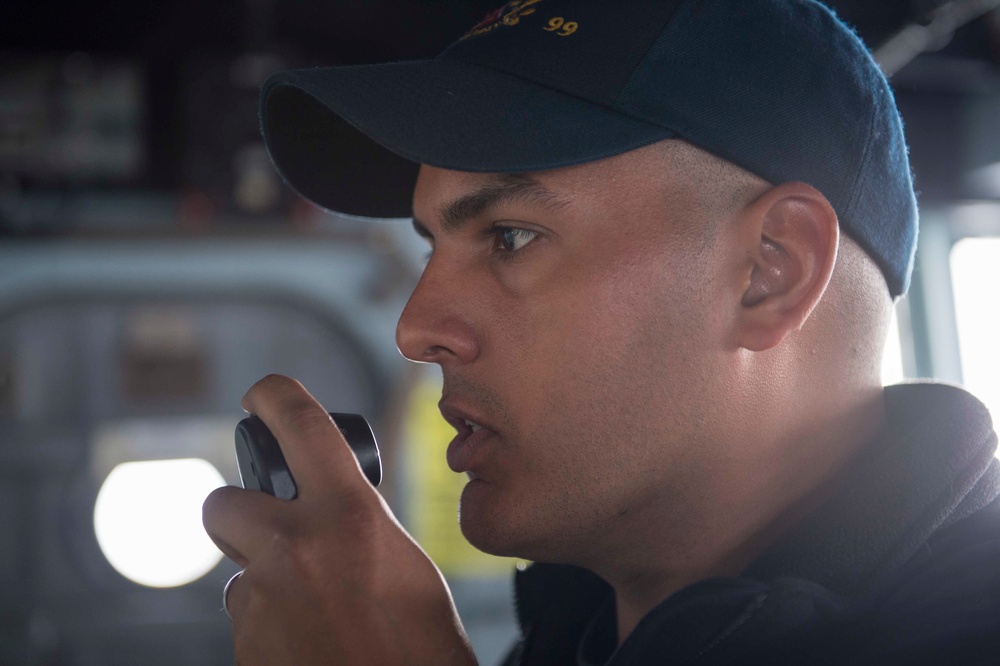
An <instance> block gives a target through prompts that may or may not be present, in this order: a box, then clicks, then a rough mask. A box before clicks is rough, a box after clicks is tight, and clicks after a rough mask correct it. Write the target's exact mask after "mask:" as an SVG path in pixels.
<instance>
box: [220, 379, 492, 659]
mask: <svg viewBox="0 0 1000 666" xmlns="http://www.w3.org/2000/svg"><path fill="white" fill-rule="evenodd" d="M242 404H243V408H244V409H246V410H247V411H248V412H251V413H254V414H256V415H257V416H259V417H260V418H261V419H262V420H263V421H264V423H265V424H267V426H268V428H270V430H271V432H272V433H274V436H275V437H276V438H277V440H278V442H280V444H281V449H282V452H283V453H284V455H285V458H286V460H287V462H288V466H289V469H290V470H291V472H292V476H293V477H294V478H295V481H296V485H297V486H298V497H296V499H294V500H291V501H286V500H279V499H275V498H274V497H272V496H270V495H267V494H265V493H262V492H258V491H249V490H242V489H240V488H234V487H225V488H219V489H218V490H215V491H214V492H212V494H211V495H209V496H208V499H207V500H205V506H204V514H203V520H204V524H205V529H206V530H207V531H208V534H209V536H211V537H212V539H213V540H214V541H215V543H216V544H217V545H218V546H219V548H221V549H222V551H223V552H224V553H225V554H226V555H228V556H229V557H230V558H231V559H232V560H234V561H235V562H236V563H237V564H239V565H240V566H242V567H243V568H244V573H243V575H242V576H241V577H240V578H239V580H237V581H236V582H235V583H234V584H233V586H232V588H231V589H230V591H229V597H228V607H229V611H230V613H231V615H232V617H233V645H234V649H235V653H236V663H237V664H239V665H240V666H254V665H256V664H268V665H272V664H296V665H298V666H308V665H310V664H323V665H324V666H326V665H329V664H380V665H385V666H391V665H393V664H434V665H435V666H438V665H447V664H455V665H459V664H462V665H465V664H475V663H476V662H475V657H474V655H473V653H472V650H471V648H470V647H469V643H468V639H467V638H466V636H465V632H464V630H463V629H462V625H461V623H460V622H459V619H458V615H457V613H456V612H455V607H454V604H453V603H452V599H451V594H450V593H449V591H448V587H447V585H446V584H445V582H444V579H443V577H442V576H441V572H440V571H438V569H437V567H435V566H434V564H433V562H431V561H430V559H429V558H428V557H427V555H426V554H425V553H424V552H423V551H422V550H421V549H420V547H419V546H418V545H417V544H416V543H415V542H414V541H413V540H412V539H411V538H410V536H409V535H408V534H407V533H406V532H405V531H404V530H403V528H402V527H401V526H400V525H399V523H398V522H397V521H396V519H395V517H394V516H393V515H392V513H391V511H390V510H389V508H388V506H386V504H385V502H384V501H383V500H382V497H381V496H380V495H379V494H378V493H377V492H376V491H375V489H374V488H372V486H371V484H369V483H368V481H367V480H366V479H365V478H364V475H363V474H362V472H361V469H360V467H359V466H358V463H357V460H356V459H355V457H354V454H353V453H352V452H351V450H350V448H349V447H348V445H347V442H345V441H344V439H343V437H342V436H341V434H340V431H339V430H338V429H337V427H336V426H335V425H334V423H333V421H331V420H330V417H329V416H328V415H327V412H326V410H325V409H323V407H322V406H320V404H319V403H317V402H316V400H315V399H313V397H312V396H310V395H309V393H308V392H306V390H305V389H304V388H303V387H302V385H301V384H299V383H298V382H296V381H295V380H292V379H289V378H287V377H280V376H277V375H272V376H269V377H265V378H264V379H262V380H261V381H259V382H258V383H257V384H255V385H254V386H253V388H251V389H250V391H249V392H248V393H247V394H246V396H244V398H243V401H242Z"/></svg>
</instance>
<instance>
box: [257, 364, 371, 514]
mask: <svg viewBox="0 0 1000 666" xmlns="http://www.w3.org/2000/svg"><path fill="white" fill-rule="evenodd" d="M241 404H242V405H243V408H244V409H246V410H247V411H250V412H252V413H254V414H256V415H257V416H259V417H260V419H261V420H262V421H264V423H265V424H266V425H267V427H268V428H269V429H270V430H271V432H272V434H274V436H275V438H276V439H277V440H278V442H279V444H280V445H281V452H282V453H283V454H284V456H285V461H286V462H287V463H288V468H289V469H290V470H291V472H292V476H293V477H294V478H295V482H296V485H297V486H298V490H299V496H304V495H305V496H308V495H309V494H310V493H311V492H313V491H314V490H322V489H330V488H334V489H336V490H338V491H340V492H351V491H358V490H360V489H362V488H366V487H368V483H367V482H366V481H365V479H364V476H363V474H362V473H361V468H360V466H359V465H358V461H357V458H356V457H355V456H354V452H353V451H351V448H350V446H348V444H347V442H346V441H345V440H344V436H343V435H342V434H341V433H340V429H339V428H337V426H336V424H334V422H333V420H332V419H331V418H330V415H329V414H328V413H327V411H326V410H325V409H324V408H323V406H322V405H320V404H319V403H318V402H317V401H316V399H315V398H313V397H312V396H311V395H310V394H309V392H308V391H306V389H305V388H304V387H303V386H302V384H300V383H299V382H297V381H295V380H294V379H290V378H288V377H282V376H281V375H269V376H267V377H265V378H264V379H262V380H260V381H259V382H257V383H256V384H254V385H253V387H251V389H250V390H249V391H248V392H247V394H246V395H245V396H243V400H242V401H241Z"/></svg>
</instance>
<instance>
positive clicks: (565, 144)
mask: <svg viewBox="0 0 1000 666" xmlns="http://www.w3.org/2000/svg"><path fill="white" fill-rule="evenodd" d="M261 127H262V130H263V133H264V139H265V142H266V144H267V149H268V151H269V153H270V155H271V159H272V160H273V161H274V164H275V166H276V167H277V169H278V171H279V173H280V174H281V175H282V177H283V178H284V179H285V180H286V181H287V182H288V183H289V184H290V185H291V186H292V188H294V189H295V190H296V191H298V192H299V193H300V194H301V195H302V196H304V197H306V198H307V199H309V200H311V201H313V202H314V203H316V204H317V205H319V206H322V207H323V208H327V209H329V210H333V211H337V212H340V213H347V214H350V215H363V216H368V217H409V216H410V215H411V197H412V193H413V185H414V182H415V181H416V175H417V170H418V167H419V164H430V165H433V166H437V167H442V168H446V169H455V170H460V171H479V172H525V171H540V170H545V169H553V168H557V167H561V166H569V165H572V164H580V163H583V162H589V161H592V160H597V159H601V158H604V157H609V156H611V155H617V154H619V153H623V152H626V151H629V150H632V149H634V148H638V147H640V146H644V145H648V144H650V143H653V142H655V141H659V140H661V139H666V138H670V137H671V136H673V133H672V132H671V131H670V130H669V129H667V128H664V127H660V126H658V125H653V124H650V123H647V122H644V121H641V120H636V119H634V118H630V117H628V116H626V115H624V114H622V113H619V112H617V111H615V110H613V109H611V108H608V107H604V106H600V105H598V104H593V103H591V102H588V101H585V100H581V99H578V98H575V97H571V96H568V95H566V94H563V93H560V92H557V91H555V90H551V89H549V88H545V87H543V86H540V85H537V84H534V83H531V82H528V81H525V80H523V79H520V78H517V77H514V76H511V75H509V74H505V73H503V72H498V71H495V70H491V69H487V68H484V67H479V66H476V65H471V64H467V63H463V62H457V61H451V60H442V59H438V60H424V61H412V62H401V63H387V64H378V65H359V66H350V67H336V68H324V69H308V70H293V71H287V72H281V73H278V74H275V75H274V76H272V77H271V78H269V79H268V80H267V81H266V82H265V83H264V86H263V88H262V90H261Z"/></svg>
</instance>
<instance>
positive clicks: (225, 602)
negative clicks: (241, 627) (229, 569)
mask: <svg viewBox="0 0 1000 666" xmlns="http://www.w3.org/2000/svg"><path fill="white" fill-rule="evenodd" d="M242 575H243V572H242V571H237V572H236V575H235V576H233V577H232V578H230V579H229V581H228V582H227V583H226V586H225V587H224V588H222V610H224V611H225V612H226V617H228V618H229V620H230V622H231V621H232V619H233V616H232V615H230V614H229V588H231V587H232V586H233V583H235V582H236V579H237V578H239V577H240V576H242Z"/></svg>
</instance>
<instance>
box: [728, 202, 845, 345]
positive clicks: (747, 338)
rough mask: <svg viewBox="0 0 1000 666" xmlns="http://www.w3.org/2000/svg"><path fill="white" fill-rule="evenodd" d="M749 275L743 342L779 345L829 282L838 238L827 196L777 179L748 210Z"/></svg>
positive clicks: (741, 327)
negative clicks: (778, 183) (776, 182)
mask: <svg viewBox="0 0 1000 666" xmlns="http://www.w3.org/2000/svg"><path fill="white" fill-rule="evenodd" d="M744 215H745V219H744V224H745V225H747V227H746V228H747V231H748V233H747V234H745V236H744V238H745V239H746V241H745V242H746V244H747V246H746V248H745V250H746V255H745V256H747V257H748V258H749V260H750V261H749V265H748V267H747V273H745V275H746V276H747V277H746V278H745V286H744V290H743V294H742V299H741V303H740V305H741V309H740V322H739V329H738V335H739V346H741V347H743V348H745V349H749V350H750V351H765V350H767V349H771V348H773V347H776V346H777V345H778V344H780V343H781V341H782V340H784V339H785V337H786V336H787V335H788V334H789V333H791V332H792V331H795V330H797V329H798V328H800V327H801V326H802V324H803V323H804V322H805V321H806V319H807V318H808V317H809V314H810V313H811V312H812V310H813V308H814V307H816V304H817V303H819V301H820V299H821V298H822V297H823V293H824V292H825V291H826V287H827V285H828V284H829V282H830V276H831V275H832V274H833V267H834V264H835V263H836V257H837V247H838V244H839V241H840V235H839V233H840V232H839V225H838V221H837V214H836V213H835V212H834V210H833V207H832V206H831V205H830V203H829V201H827V199H826V198H825V197H824V196H823V195H822V194H821V193H820V192H819V191H818V190H816V189H815V188H813V187H810V186H809V185H806V184H804V183H785V184H782V185H778V186H776V187H774V188H772V189H771V190H769V191H768V192H766V193H765V194H764V195H762V196H761V197H760V198H759V199H757V200H756V201H754V202H753V203H752V204H750V205H749V206H748V207H747V209H746V210H745V211H744Z"/></svg>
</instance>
